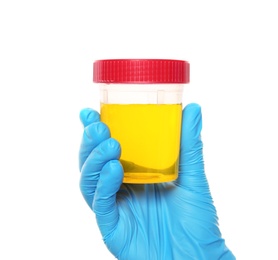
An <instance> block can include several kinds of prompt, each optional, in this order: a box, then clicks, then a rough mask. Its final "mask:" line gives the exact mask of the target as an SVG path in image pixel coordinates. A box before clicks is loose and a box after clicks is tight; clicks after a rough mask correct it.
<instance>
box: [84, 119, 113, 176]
mask: <svg viewBox="0 0 278 260" xmlns="http://www.w3.org/2000/svg"><path fill="white" fill-rule="evenodd" d="M108 138H110V131H109V128H108V127H107V126H106V125H105V124H104V123H102V122H95V123H91V124H89V125H88V126H86V127H85V128H84V132H83V136H82V141H81V145H80V149H79V170H80V171H81V169H82V166H83V164H84V162H85V161H86V159H87V158H88V156H89V154H90V153H91V152H92V150H93V149H94V148H95V147H96V146H98V145H99V144H100V143H101V142H103V141H104V140H106V139H108Z"/></svg>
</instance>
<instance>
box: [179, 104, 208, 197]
mask: <svg viewBox="0 0 278 260" xmlns="http://www.w3.org/2000/svg"><path fill="white" fill-rule="evenodd" d="M201 130H202V112H201V107H200V106H199V105H198V104H195V103H192V104H189V105H187V106H186V107H185V108H184V110H183V119H182V136H181V151H180V168H179V170H180V173H179V178H178V179H177V181H176V183H177V184H178V185H180V186H182V187H184V188H188V189H190V190H192V191H195V192H198V193H208V192H209V187H208V183H207V179H206V176H205V173H204V161H203V143H202V140H201Z"/></svg>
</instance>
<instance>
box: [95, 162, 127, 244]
mask: <svg viewBox="0 0 278 260" xmlns="http://www.w3.org/2000/svg"><path fill="white" fill-rule="evenodd" d="M122 181H123V168H122V165H121V163H120V162H119V161H118V160H112V161H109V162H108V163H107V164H106V165H105V166H104V167H103V169H102V171H101V173H100V178H99V181H98V184H97V189H96V193H95V198H94V202H93V210H94V212H95V214H96V218H97V223H98V226H99V228H100V231H101V233H102V236H103V238H104V239H105V237H106V236H108V235H109V234H110V233H111V232H112V230H114V228H115V226H116V225H117V223H118V220H119V211H118V207H117V204H116V193H117V191H118V190H119V188H120V186H121V184H122Z"/></svg>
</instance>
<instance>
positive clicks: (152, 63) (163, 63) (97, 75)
mask: <svg viewBox="0 0 278 260" xmlns="http://www.w3.org/2000/svg"><path fill="white" fill-rule="evenodd" d="M93 81H94V82H96V83H127V84H132V83H135V84H155V83H188V82H189V63H188V62H187V61H183V60H170V59H112V60H97V61H95V62H94V73H93Z"/></svg>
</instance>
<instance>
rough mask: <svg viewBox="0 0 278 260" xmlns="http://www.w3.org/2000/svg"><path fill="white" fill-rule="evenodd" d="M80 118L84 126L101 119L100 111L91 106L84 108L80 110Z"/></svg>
mask: <svg viewBox="0 0 278 260" xmlns="http://www.w3.org/2000/svg"><path fill="white" fill-rule="evenodd" d="M79 118H80V121H81V123H82V124H83V126H84V127H86V126H88V125H89V124H91V123H94V122H98V121H100V116H99V113H98V112H97V111H95V110H93V109H91V108H84V109H82V110H81V111H80V114H79Z"/></svg>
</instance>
